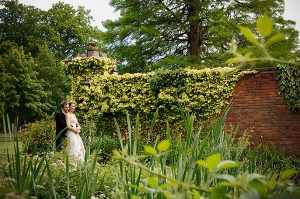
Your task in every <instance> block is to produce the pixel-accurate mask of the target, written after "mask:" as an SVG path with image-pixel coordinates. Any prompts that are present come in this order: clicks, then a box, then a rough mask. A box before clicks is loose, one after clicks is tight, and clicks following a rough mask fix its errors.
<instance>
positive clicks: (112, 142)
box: [90, 135, 120, 163]
mask: <svg viewBox="0 0 300 199" xmlns="http://www.w3.org/2000/svg"><path fill="white" fill-rule="evenodd" d="M97 148H99V150H100V151H99V154H98V162H99V163H107V162H108V161H110V160H111V156H112V152H113V150H117V149H119V148H120V145H119V142H118V141H117V140H116V139H114V138H113V137H111V136H110V135H100V136H99V135H98V136H96V137H95V138H94V139H93V140H92V142H91V143H90V149H91V151H95V150H96V149H97Z"/></svg>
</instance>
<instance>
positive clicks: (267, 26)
mask: <svg viewBox="0 0 300 199" xmlns="http://www.w3.org/2000/svg"><path fill="white" fill-rule="evenodd" d="M256 28H257V31H258V33H259V34H261V35H262V36H264V37H267V36H269V35H270V34H271V32H272V31H273V22H272V20H271V19H270V18H269V17H268V15H266V14H265V15H264V16H261V17H259V18H258V19H257V21H256Z"/></svg>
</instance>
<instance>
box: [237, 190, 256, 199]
mask: <svg viewBox="0 0 300 199" xmlns="http://www.w3.org/2000/svg"><path fill="white" fill-rule="evenodd" d="M240 199H261V197H260V195H259V193H257V192H256V191H254V190H253V191H250V192H247V193H242V194H241V196H240Z"/></svg>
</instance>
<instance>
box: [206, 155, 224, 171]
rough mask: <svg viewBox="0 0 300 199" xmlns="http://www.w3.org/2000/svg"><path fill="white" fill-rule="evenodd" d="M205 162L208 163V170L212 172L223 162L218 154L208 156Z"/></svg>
mask: <svg viewBox="0 0 300 199" xmlns="http://www.w3.org/2000/svg"><path fill="white" fill-rule="evenodd" d="M205 162H206V164H207V166H208V168H209V169H210V170H213V169H215V168H216V167H217V165H218V164H219V163H220V162H221V154H220V153H216V154H213V155H211V156H208V157H207V159H206V161H205Z"/></svg>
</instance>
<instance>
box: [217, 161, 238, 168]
mask: <svg viewBox="0 0 300 199" xmlns="http://www.w3.org/2000/svg"><path fill="white" fill-rule="evenodd" d="M239 165H240V164H239V163H238V162H235V161H232V160H223V161H222V162H220V163H219V164H218V166H217V168H218V169H228V168H233V167H238V166H239Z"/></svg>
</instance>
